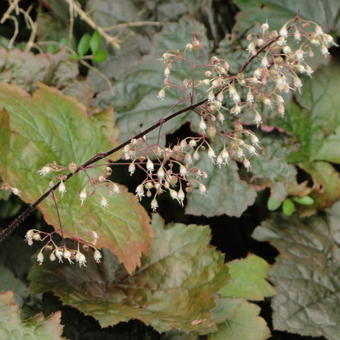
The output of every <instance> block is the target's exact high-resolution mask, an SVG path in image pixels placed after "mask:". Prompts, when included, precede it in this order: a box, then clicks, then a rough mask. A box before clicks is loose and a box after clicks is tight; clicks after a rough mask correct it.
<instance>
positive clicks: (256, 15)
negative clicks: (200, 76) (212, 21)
mask: <svg viewBox="0 0 340 340" xmlns="http://www.w3.org/2000/svg"><path fill="white" fill-rule="evenodd" d="M233 2H234V3H235V4H236V5H237V6H238V7H239V8H240V9H241V11H240V12H239V13H238V14H237V15H236V25H235V28H234V29H236V30H238V31H239V32H242V31H244V30H247V29H249V28H250V27H251V26H253V25H254V24H262V23H264V22H266V21H267V22H268V23H269V25H270V27H271V28H272V29H278V28H280V27H281V26H282V25H283V24H284V23H285V22H287V21H288V20H289V19H292V18H294V17H295V15H296V14H299V15H300V16H301V17H302V18H303V19H307V20H312V21H315V22H317V23H318V24H319V25H321V26H322V27H323V28H324V29H325V30H326V31H331V30H334V29H335V26H336V24H337V23H338V22H339V16H338V13H339V11H340V3H339V1H337V0H314V1H313V6H311V2H310V0H299V1H291V0H262V1H258V0H233Z"/></svg>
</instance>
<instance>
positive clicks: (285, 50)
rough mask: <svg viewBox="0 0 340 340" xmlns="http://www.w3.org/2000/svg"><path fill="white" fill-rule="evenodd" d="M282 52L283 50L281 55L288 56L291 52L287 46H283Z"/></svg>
mask: <svg viewBox="0 0 340 340" xmlns="http://www.w3.org/2000/svg"><path fill="white" fill-rule="evenodd" d="M282 50H283V53H285V54H289V53H291V52H292V49H291V48H290V47H289V46H284V47H283V49H282Z"/></svg>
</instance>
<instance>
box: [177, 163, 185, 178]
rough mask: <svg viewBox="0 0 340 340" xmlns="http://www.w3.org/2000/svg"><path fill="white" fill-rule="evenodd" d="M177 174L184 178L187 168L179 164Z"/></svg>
mask: <svg viewBox="0 0 340 340" xmlns="http://www.w3.org/2000/svg"><path fill="white" fill-rule="evenodd" d="M179 173H180V174H181V176H182V177H185V176H186V174H187V168H186V167H185V166H184V165H183V164H181V165H180V167H179Z"/></svg>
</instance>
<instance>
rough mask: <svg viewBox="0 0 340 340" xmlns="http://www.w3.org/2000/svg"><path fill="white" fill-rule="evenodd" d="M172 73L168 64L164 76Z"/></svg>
mask: <svg viewBox="0 0 340 340" xmlns="http://www.w3.org/2000/svg"><path fill="white" fill-rule="evenodd" d="M169 74H170V67H169V66H167V67H166V68H165V69H164V76H165V77H166V78H167V77H168V76H169Z"/></svg>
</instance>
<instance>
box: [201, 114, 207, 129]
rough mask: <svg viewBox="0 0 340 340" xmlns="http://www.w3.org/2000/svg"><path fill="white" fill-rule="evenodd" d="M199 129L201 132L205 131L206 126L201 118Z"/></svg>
mask: <svg viewBox="0 0 340 340" xmlns="http://www.w3.org/2000/svg"><path fill="white" fill-rule="evenodd" d="M200 129H201V130H203V131H205V130H206V129H207V124H206V123H205V121H204V119H203V117H201V121H200Z"/></svg>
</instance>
